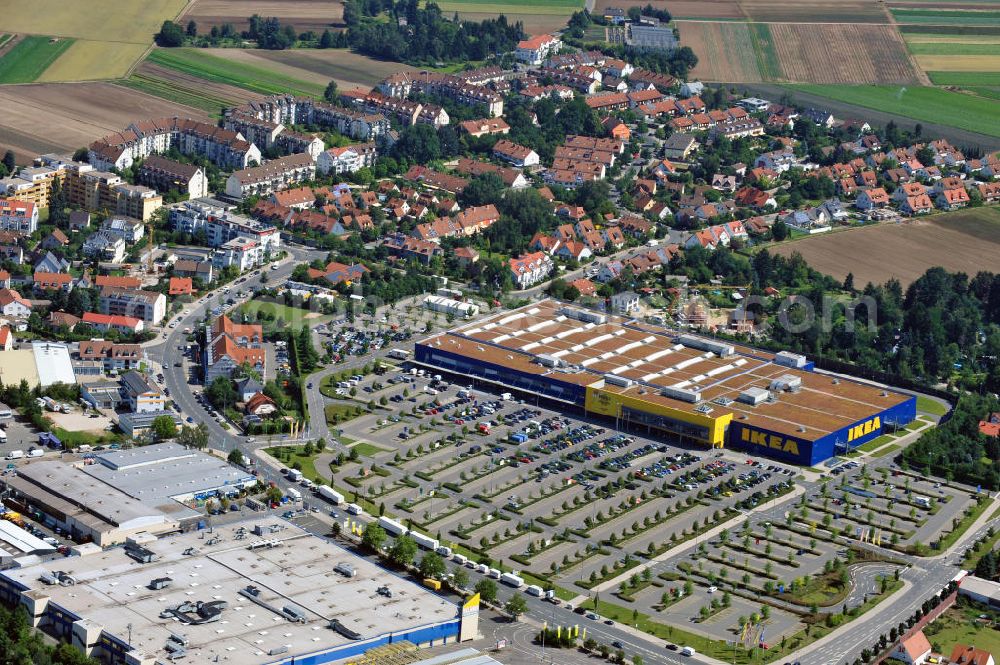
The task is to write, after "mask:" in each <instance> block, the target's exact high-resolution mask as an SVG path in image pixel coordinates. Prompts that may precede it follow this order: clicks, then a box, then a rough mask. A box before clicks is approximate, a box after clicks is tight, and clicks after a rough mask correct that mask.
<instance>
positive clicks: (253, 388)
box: [236, 376, 264, 402]
mask: <svg viewBox="0 0 1000 665" xmlns="http://www.w3.org/2000/svg"><path fill="white" fill-rule="evenodd" d="M260 392H264V386H262V385H261V384H260V382H259V381H258V380H257V379H255V378H253V377H252V376H247V377H244V378H242V379H239V380H238V381H236V394H237V396H238V397H239V401H240V402H248V401H250V398H251V397H253V396H254V395H256V394H257V393H260Z"/></svg>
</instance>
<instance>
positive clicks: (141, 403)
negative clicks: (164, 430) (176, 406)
mask: <svg viewBox="0 0 1000 665" xmlns="http://www.w3.org/2000/svg"><path fill="white" fill-rule="evenodd" d="M122 396H123V397H124V398H125V400H126V401H127V402H128V406H129V410H130V411H131V412H132V413H152V412H156V411H166V409H167V398H166V396H165V395H164V394H163V391H162V390H160V389H159V388H158V387H157V386H156V384H155V383H153V382H152V381H150V380H149V379H148V378H146V376H145V375H143V374H140V373H139V372H136V371H131V372H128V373H126V374H125V375H124V376H122Z"/></svg>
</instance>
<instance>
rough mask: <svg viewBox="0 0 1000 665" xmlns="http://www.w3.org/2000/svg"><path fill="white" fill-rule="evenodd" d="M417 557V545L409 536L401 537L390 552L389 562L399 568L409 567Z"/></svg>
mask: <svg viewBox="0 0 1000 665" xmlns="http://www.w3.org/2000/svg"><path fill="white" fill-rule="evenodd" d="M416 557H417V543H416V542H415V541H414V540H413V539H412V538H410V537H409V536H400V537H399V538H397V539H396V541H395V542H394V543H393V544H392V548H391V549H390V550H389V560H390V561H392V562H393V563H394V564H396V565H397V566H409V565H411V564H412V563H413V560H414V559H415V558H416Z"/></svg>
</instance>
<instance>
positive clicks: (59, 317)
mask: <svg viewBox="0 0 1000 665" xmlns="http://www.w3.org/2000/svg"><path fill="white" fill-rule="evenodd" d="M80 321H81V319H80V317H78V316H75V315H73V314H70V313H69V312H49V318H48V319H47V321H46V323H47V324H48V326H49V328H52V329H59V328H66V330H67V331H69V332H73V329H74V328H75V327H76V324H78V323H79V322H80Z"/></svg>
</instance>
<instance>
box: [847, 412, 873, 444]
mask: <svg viewBox="0 0 1000 665" xmlns="http://www.w3.org/2000/svg"><path fill="white" fill-rule="evenodd" d="M880 429H882V421H881V420H880V419H879V417H878V416H875V417H874V418H872V419H871V420H866V421H865V422H863V423H861V424H860V425H855V426H854V427H852V428H851V429H849V430H848V431H847V440H848V441H854V440H855V439H860V438H861V437H863V436H867V435H868V434H871V433H872V432H877V431H879V430H880Z"/></svg>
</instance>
